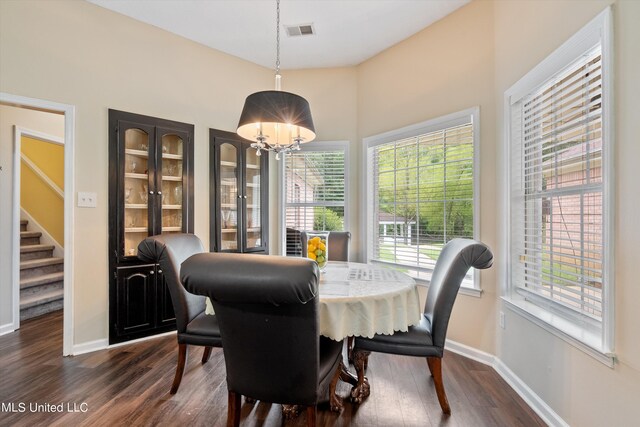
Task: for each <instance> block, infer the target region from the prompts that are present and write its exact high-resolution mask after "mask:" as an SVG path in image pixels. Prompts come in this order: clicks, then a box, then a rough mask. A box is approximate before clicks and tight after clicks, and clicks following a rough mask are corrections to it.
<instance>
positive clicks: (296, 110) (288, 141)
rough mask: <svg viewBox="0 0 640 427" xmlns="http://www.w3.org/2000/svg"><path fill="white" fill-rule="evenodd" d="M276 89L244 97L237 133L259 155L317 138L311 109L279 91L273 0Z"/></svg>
mask: <svg viewBox="0 0 640 427" xmlns="http://www.w3.org/2000/svg"><path fill="white" fill-rule="evenodd" d="M275 71H276V89H275V90H265V91H262V92H256V93H252V94H251V95H249V96H247V99H246V100H245V102H244V108H243V109H242V114H241V115H240V121H239V122H238V129H237V130H236V133H237V134H238V135H240V136H241V137H242V138H245V139H248V140H251V141H255V142H254V143H253V144H251V147H252V148H255V149H256V154H257V155H258V156H260V155H261V154H262V152H263V151H266V152H269V151H273V152H274V153H276V159H277V160H280V154H281V153H284V154H289V153H291V152H292V151H297V150H300V144H302V143H305V142H309V141H312V140H313V139H314V138H315V137H316V132H315V128H314V126H313V119H312V118H311V109H310V108H309V103H308V102H307V100H306V99H304V98H303V97H301V96H299V95H296V94H294V93H290V92H284V91H281V90H280V81H281V79H282V76H281V75H280V0H276V70H275Z"/></svg>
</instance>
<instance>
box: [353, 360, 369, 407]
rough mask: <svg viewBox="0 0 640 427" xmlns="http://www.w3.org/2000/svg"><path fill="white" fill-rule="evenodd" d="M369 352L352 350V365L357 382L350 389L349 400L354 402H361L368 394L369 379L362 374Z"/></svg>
mask: <svg viewBox="0 0 640 427" xmlns="http://www.w3.org/2000/svg"><path fill="white" fill-rule="evenodd" d="M370 354H371V352H370V351H365V350H354V352H353V366H354V367H355V368H356V373H357V374H358V382H357V384H356V385H355V386H354V387H353V388H352V389H351V401H352V402H354V403H362V401H363V400H364V399H366V398H367V397H369V394H370V387H369V380H367V379H366V378H365V376H364V371H365V369H366V366H367V364H368V361H369V355H370Z"/></svg>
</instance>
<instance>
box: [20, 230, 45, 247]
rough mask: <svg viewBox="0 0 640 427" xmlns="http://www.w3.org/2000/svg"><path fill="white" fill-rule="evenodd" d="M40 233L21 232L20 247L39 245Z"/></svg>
mask: <svg viewBox="0 0 640 427" xmlns="http://www.w3.org/2000/svg"><path fill="white" fill-rule="evenodd" d="M40 237H42V233H41V232H39V231H21V232H20V246H31V245H39V244H40Z"/></svg>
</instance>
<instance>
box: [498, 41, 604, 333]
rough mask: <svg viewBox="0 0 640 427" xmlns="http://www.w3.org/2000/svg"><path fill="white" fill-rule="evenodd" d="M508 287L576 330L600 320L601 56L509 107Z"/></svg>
mask: <svg viewBox="0 0 640 427" xmlns="http://www.w3.org/2000/svg"><path fill="white" fill-rule="evenodd" d="M510 127H511V129H510V130H511V171H510V184H511V195H510V197H511V203H510V205H511V248H512V251H511V266H512V267H511V282H512V286H514V287H515V290H516V291H517V292H518V293H519V294H521V295H522V296H524V297H525V298H526V299H527V300H529V301H530V302H533V303H534V304H537V305H540V306H543V307H545V308H547V309H549V310H552V311H554V310H555V311H556V312H557V311H558V310H559V311H560V312H561V313H564V314H566V315H568V316H570V317H571V318H573V319H574V320H578V321H579V322H580V324H582V325H583V327H590V326H594V327H597V326H598V323H600V322H601V321H602V316H603V287H604V286H606V283H604V282H603V268H604V235H603V230H604V205H603V191H604V186H603V173H602V171H603V148H604V144H605V143H606V141H604V140H603V85H602V50H601V47H600V45H598V46H597V47H595V48H592V49H590V50H589V51H588V52H586V53H585V54H584V55H582V56H581V57H580V58H579V59H578V60H576V61H575V62H574V63H572V64H571V65H570V66H568V67H567V68H565V69H564V70H562V71H561V72H559V73H557V74H556V75H555V76H554V77H553V78H552V79H551V80H548V81H547V82H545V83H544V84H542V85H541V86H539V87H538V88H537V89H535V90H533V91H531V92H529V93H528V94H526V95H525V96H523V97H522V98H520V99H519V100H517V101H516V102H514V103H513V104H512V105H511V126H510Z"/></svg>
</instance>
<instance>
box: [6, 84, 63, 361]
mask: <svg viewBox="0 0 640 427" xmlns="http://www.w3.org/2000/svg"><path fill="white" fill-rule="evenodd" d="M0 102H2V103H5V104H8V105H12V106H15V107H20V108H27V109H35V110H43V111H49V112H53V113H62V114H64V193H65V198H64V243H63V245H64V305H63V307H64V313H63V319H64V320H63V340H62V342H63V344H62V354H63V356H68V355H71V354H72V353H73V335H74V323H73V321H74V316H73V315H74V313H73V293H74V292H73V290H74V280H73V278H74V274H73V266H74V258H73V241H74V234H75V230H74V214H75V212H74V209H73V207H74V200H75V170H74V163H75V162H74V160H75V151H74V141H75V106H73V105H69V104H61V103H59V102H53V101H48V100H44V99H36V98H29V97H25V96H20V95H12V94H9V93H5V92H0ZM16 134H17V132H16ZM15 137H16V135H14V138H15ZM18 147H19V146H18ZM18 153H19V152H18ZM13 170H14V187H13V210H12V215H13V236H12V237H13V256H12V278H13V282H14V283H12V285H13V284H15V282H16V281H17V283H18V289H19V286H20V284H19V283H20V249H19V248H20V187H19V186H18V187H17V190H16V185H15V183H16V180H15V179H16V173H18V180H17V182H18V184H19V182H20V177H19V172H20V156H19V154H18V156H15V155H14V165H13ZM13 290H15V288H12V293H14V295H13V298H12V303H13V307H12V308H13V322H14V328H15V329H17V328H18V326H19V324H20V295H19V292H18V293H15V292H13ZM16 301H17V303H16Z"/></svg>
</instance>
